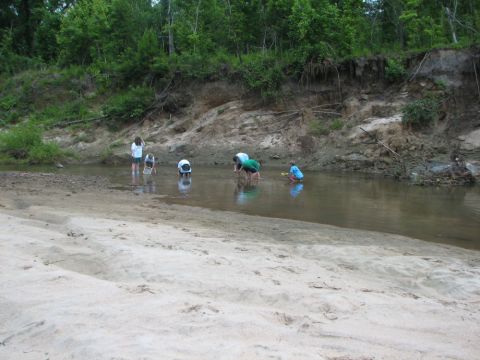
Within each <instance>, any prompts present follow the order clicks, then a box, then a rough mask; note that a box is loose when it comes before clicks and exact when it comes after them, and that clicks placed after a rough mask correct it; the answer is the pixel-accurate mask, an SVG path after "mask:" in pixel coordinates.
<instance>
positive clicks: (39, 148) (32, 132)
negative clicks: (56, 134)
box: [0, 125, 65, 164]
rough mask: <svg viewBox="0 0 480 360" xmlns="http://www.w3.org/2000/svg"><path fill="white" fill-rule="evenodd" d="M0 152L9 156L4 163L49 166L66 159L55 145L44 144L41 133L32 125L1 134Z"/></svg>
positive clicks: (50, 143)
mask: <svg viewBox="0 0 480 360" xmlns="http://www.w3.org/2000/svg"><path fill="white" fill-rule="evenodd" d="M0 151H1V152H4V153H5V154H6V155H7V156H6V157H5V158H4V159H3V161H8V160H10V159H14V160H15V161H17V162H18V161H20V162H29V163H34V164H48V163H53V162H55V161H58V160H60V159H61V158H63V157H65V153H64V152H63V151H62V150H61V149H60V148H59V146H58V145H57V144H55V143H52V142H49V143H44V142H43V141H42V133H41V131H40V130H39V129H38V128H36V127H33V126H31V125H22V126H17V127H15V128H12V129H10V130H9V131H7V132H5V133H3V134H0Z"/></svg>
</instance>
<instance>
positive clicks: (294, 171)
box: [288, 160, 303, 182]
mask: <svg viewBox="0 0 480 360" xmlns="http://www.w3.org/2000/svg"><path fill="white" fill-rule="evenodd" d="M288 178H289V179H290V181H291V182H295V181H303V173H302V172H301V171H300V169H299V168H298V166H297V165H295V161H293V160H292V161H290V171H289V172H288Z"/></svg>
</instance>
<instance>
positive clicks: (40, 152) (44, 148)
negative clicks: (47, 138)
mask: <svg viewBox="0 0 480 360" xmlns="http://www.w3.org/2000/svg"><path fill="white" fill-rule="evenodd" d="M64 157H65V153H64V152H63V151H62V150H61V149H60V147H59V146H58V144H56V143H54V142H47V143H41V144H37V145H34V146H33V147H32V148H31V149H30V150H29V152H28V161H29V162H30V163H32V164H52V163H54V162H56V161H59V160H61V159H62V158H64Z"/></svg>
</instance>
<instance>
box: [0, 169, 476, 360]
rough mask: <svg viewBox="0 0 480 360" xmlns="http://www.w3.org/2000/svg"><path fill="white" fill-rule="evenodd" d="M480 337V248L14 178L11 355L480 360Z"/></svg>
mask: <svg viewBox="0 0 480 360" xmlns="http://www.w3.org/2000/svg"><path fill="white" fill-rule="evenodd" d="M479 233H480V232H479ZM479 339H480V253H479V252H478V251H472V250H465V249H461V248H456V247H453V246H447V245H441V244H434V243H428V242H424V241H420V240H415V239H410V238H406V237H402V236H397V235H391V234H382V233H376V232H367V231H358V230H351V229H342V228H337V227H333V226H326V225H319V224H311V223H305V222H299V221H288V220H281V219H270V218H262V217H254V216H247V215H242V214H234V213H228V212H220V211H210V210H205V209H201V208H191V207H182V206H172V205H167V204H164V203H163V202H162V199H161V198H160V197H158V196H154V197H148V196H146V195H135V194H134V193H131V192H128V191H123V192H122V191H118V190H114V189H110V188H109V185H108V183H107V182H106V181H105V180H104V179H101V178H84V177H72V176H69V177H67V176H59V175H56V176H54V175H50V174H21V173H8V174H5V173H4V174H0V359H3V360H7V359H12V360H13V359H27V360H28V359H42V360H46V359H51V360H53V359H248V360H250V359H332V360H333V359H337V360H340V359H342V360H347V359H357V360H360V359H363V360H365V359H472V360H475V359H480V341H479Z"/></svg>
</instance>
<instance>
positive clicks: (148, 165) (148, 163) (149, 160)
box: [143, 154, 157, 175]
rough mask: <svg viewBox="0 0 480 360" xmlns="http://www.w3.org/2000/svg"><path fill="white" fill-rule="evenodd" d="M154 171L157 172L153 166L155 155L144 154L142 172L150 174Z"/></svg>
mask: <svg viewBox="0 0 480 360" xmlns="http://www.w3.org/2000/svg"><path fill="white" fill-rule="evenodd" d="M156 173H157V169H156V168H155V156H153V154H147V155H145V162H144V166H143V174H144V175H150V174H156Z"/></svg>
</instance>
